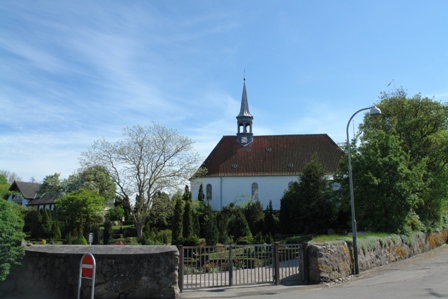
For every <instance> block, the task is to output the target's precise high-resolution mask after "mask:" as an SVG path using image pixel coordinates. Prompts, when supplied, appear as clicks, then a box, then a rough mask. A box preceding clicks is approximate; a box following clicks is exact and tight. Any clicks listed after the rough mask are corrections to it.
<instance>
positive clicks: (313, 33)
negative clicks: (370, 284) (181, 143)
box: [0, 0, 448, 181]
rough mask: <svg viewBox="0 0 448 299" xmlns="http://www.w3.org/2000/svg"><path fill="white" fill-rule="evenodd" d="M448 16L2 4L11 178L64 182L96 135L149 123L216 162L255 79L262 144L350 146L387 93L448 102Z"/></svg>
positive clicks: (368, 5)
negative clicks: (282, 140) (303, 139)
mask: <svg viewBox="0 0 448 299" xmlns="http://www.w3.org/2000/svg"><path fill="white" fill-rule="evenodd" d="M447 11H448V1H444V0H440V1H436V0H429V1H413V0H403V1H399V0H376V1H359V0H353V1H350V0H328V1H323V0H321V1H319V0H309V1H306V0H301V1H299V0H290V1H287V0H283V1H282V0H280V1H273V0H272V1H264V0H257V1H255V0H245V1H239V0H238V1H236V0H222V1H221V0H216V1H211V0H191V1H181V0H177V1H174V0H171V1H170V0H159V1H157V0H155V1H101V0H98V1H84V0H80V1H39V0H33V1H21V0H4V1H2V3H1V6H0V20H1V22H0V107H1V110H0V111H1V113H0V169H3V170H9V171H12V172H15V173H17V174H18V175H19V176H21V177H22V179H23V180H25V181H27V180H29V178H31V177H34V178H35V179H36V180H38V181H42V179H43V178H44V177H45V176H46V175H50V174H53V173H56V172H57V173H61V176H62V177H63V178H66V177H68V176H69V175H70V174H72V173H74V172H75V171H76V170H77V169H78V168H79V163H78V158H79V156H80V154H81V152H83V151H86V150H87V149H88V148H89V147H90V146H91V145H92V144H93V142H94V141H95V140H98V139H101V138H106V139H108V140H110V141H114V140H117V139H119V138H120V137H121V133H122V129H123V128H124V127H126V126H131V125H136V124H138V125H143V126H144V125H148V124H151V122H158V123H160V124H161V125H163V126H166V127H169V128H173V129H176V130H178V132H179V134H181V135H183V136H188V137H189V138H191V139H192V140H193V142H194V143H195V150H196V151H197V152H199V153H200V154H201V155H202V156H203V157H204V159H205V157H206V156H207V155H208V154H209V152H210V151H211V150H212V149H213V147H214V146H215V145H216V143H217V142H218V141H219V140H220V138H221V137H222V136H223V135H234V134H236V131H237V126H236V118H235V117H236V115H237V114H238V112H239V106H240V100H241V93H242V87H243V77H244V73H245V77H246V85H247V94H248V99H249V106H250V112H251V114H252V115H253V116H254V123H253V132H254V134H255V135H271V134H276V135H277V134H317V133H327V134H328V135H329V136H330V137H331V138H333V140H335V141H336V142H338V143H340V142H343V141H344V140H345V128H346V125H347V121H348V119H349V118H350V116H351V115H352V114H353V113H354V112H355V111H356V110H358V109H360V108H363V107H368V106H370V105H372V104H374V103H376V102H378V97H379V95H380V93H381V92H382V91H391V90H393V89H394V88H395V87H397V88H398V87H403V88H404V89H406V90H407V91H408V93H409V95H414V94H416V93H421V94H422V95H424V96H428V97H430V98H434V100H436V101H440V102H446V101H447V99H448V84H447V79H448V76H447V75H448V18H447V17H446V12H447ZM361 119H362V115H359V116H357V117H356V118H355V124H357V123H359V122H360V121H361Z"/></svg>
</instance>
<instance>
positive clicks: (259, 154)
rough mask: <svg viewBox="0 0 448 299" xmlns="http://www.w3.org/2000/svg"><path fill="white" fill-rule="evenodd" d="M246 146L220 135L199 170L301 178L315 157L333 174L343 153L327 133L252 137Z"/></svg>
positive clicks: (219, 173)
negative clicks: (201, 168) (219, 138)
mask: <svg viewBox="0 0 448 299" xmlns="http://www.w3.org/2000/svg"><path fill="white" fill-rule="evenodd" d="M253 138H254V139H253V142H252V143H251V144H249V145H247V146H246V147H243V146H241V145H240V144H239V143H238V142H237V141H236V136H223V137H222V139H221V140H220V141H219V143H218V144H217V145H216V147H215V148H214V149H213V151H212V152H211V153H210V155H209V156H208V157H207V159H206V160H205V161H204V163H203V165H202V167H205V168H207V170H208V172H207V175H206V176H273V175H300V174H301V172H302V170H303V168H304V166H305V164H306V163H307V162H309V161H310V160H311V158H312V157H313V155H314V154H316V155H317V157H318V159H319V161H320V162H321V163H322V164H323V166H324V167H325V169H326V172H327V173H335V172H336V170H337V168H338V164H339V160H340V158H341V157H342V155H343V151H342V150H341V149H340V148H339V146H338V145H337V144H336V143H335V142H334V141H333V140H332V139H331V138H330V137H329V136H328V135H327V134H314V135H272V136H254V137H253Z"/></svg>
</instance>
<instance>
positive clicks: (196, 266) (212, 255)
mask: <svg viewBox="0 0 448 299" xmlns="http://www.w3.org/2000/svg"><path fill="white" fill-rule="evenodd" d="M179 253H180V259H179V288H180V291H181V292H182V290H183V289H193V288H210V287H222V286H235V285H245V284H267V283H272V284H279V283H299V282H300V281H303V279H304V278H303V277H302V276H303V275H302V274H303V271H300V268H301V267H303V250H302V245H299V244H277V243H275V244H273V245H267V244H263V245H226V246H197V247H196V246H194V247H192V246H179Z"/></svg>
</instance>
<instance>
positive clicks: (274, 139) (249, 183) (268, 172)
mask: <svg viewBox="0 0 448 299" xmlns="http://www.w3.org/2000/svg"><path fill="white" fill-rule="evenodd" d="M236 119H237V133H236V136H235V135H233V136H223V137H222V138H221V140H220V141H219V143H218V144H217V145H216V147H215V148H214V149H213V151H212V152H211V153H210V155H209V156H208V157H207V158H206V159H205V161H204V163H203V164H202V165H201V167H204V168H206V169H207V173H206V174H205V175H204V176H202V177H198V178H194V179H192V180H191V192H192V197H193V198H197V196H198V192H199V186H200V185H201V184H202V186H203V192H204V195H205V199H206V200H207V201H208V202H209V203H210V205H211V206H212V208H213V209H214V210H220V209H222V208H223V207H224V206H226V205H228V204H230V203H235V204H243V203H245V202H247V201H248V200H255V201H260V202H261V204H262V205H263V208H264V209H265V208H266V207H267V206H268V204H269V201H272V205H273V209H274V210H279V209H280V199H281V198H282V197H283V194H284V192H285V191H286V190H287V189H288V186H289V185H290V184H291V183H292V182H294V181H298V180H299V178H300V175H301V172H302V170H303V168H304V166H305V165H306V163H308V162H309V161H310V160H311V159H312V158H313V157H314V156H315V157H317V159H318V161H320V163H322V165H323V166H324V168H325V170H326V173H327V176H328V179H330V180H331V179H332V178H333V174H334V173H335V172H336V170H337V168H338V164H339V160H340V159H341V157H342V155H343V151H342V150H341V149H340V148H339V146H338V145H337V144H336V143H335V142H334V141H333V140H332V139H331V138H330V137H329V136H328V135H327V134H304V135H267V136H256V135H255V136H254V134H253V131H252V129H253V128H252V125H253V119H254V117H253V116H252V115H251V114H250V112H249V103H248V99H247V93H246V82H245V81H244V85H243V94H242V98H241V109H240V113H239V114H238V115H237V117H236Z"/></svg>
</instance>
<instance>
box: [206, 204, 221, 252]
mask: <svg viewBox="0 0 448 299" xmlns="http://www.w3.org/2000/svg"><path fill="white" fill-rule="evenodd" d="M204 238H205V243H206V244H207V245H210V246H215V245H216V243H218V238H219V231H218V227H217V224H216V217H215V214H214V212H213V209H212V207H211V206H210V204H207V205H206V206H205V211H204Z"/></svg>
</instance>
